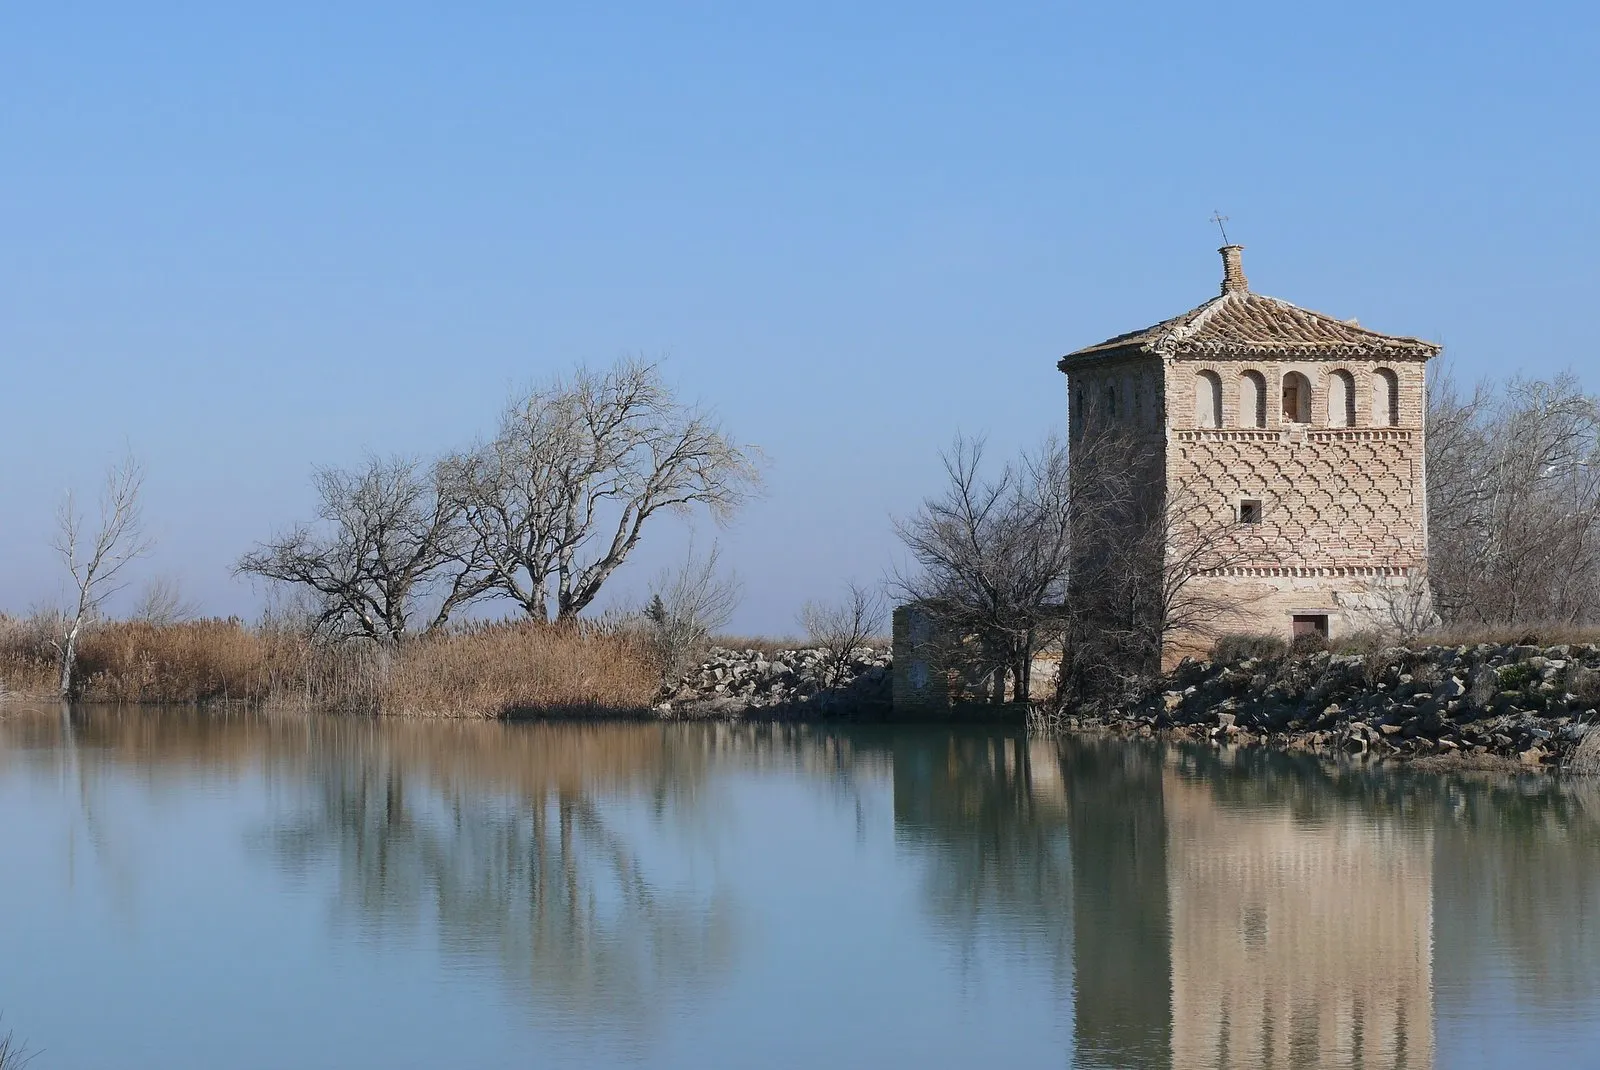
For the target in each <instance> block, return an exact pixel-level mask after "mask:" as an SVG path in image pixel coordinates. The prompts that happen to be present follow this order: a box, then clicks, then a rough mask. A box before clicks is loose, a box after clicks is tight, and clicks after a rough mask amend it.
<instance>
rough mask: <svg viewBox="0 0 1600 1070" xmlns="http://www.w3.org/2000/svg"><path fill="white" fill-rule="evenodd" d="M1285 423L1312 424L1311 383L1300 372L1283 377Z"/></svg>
mask: <svg viewBox="0 0 1600 1070" xmlns="http://www.w3.org/2000/svg"><path fill="white" fill-rule="evenodd" d="M1283 422H1284V423H1297V424H1308V423H1310V422H1311V382H1310V380H1308V379H1307V378H1306V377H1305V376H1303V375H1301V374H1300V373H1299V372H1289V373H1287V374H1286V375H1284V377H1283Z"/></svg>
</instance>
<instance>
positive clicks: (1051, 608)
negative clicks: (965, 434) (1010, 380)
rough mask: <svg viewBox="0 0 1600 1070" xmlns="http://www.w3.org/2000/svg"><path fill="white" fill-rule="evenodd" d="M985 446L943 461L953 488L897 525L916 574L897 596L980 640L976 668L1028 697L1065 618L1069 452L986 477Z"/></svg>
mask: <svg viewBox="0 0 1600 1070" xmlns="http://www.w3.org/2000/svg"><path fill="white" fill-rule="evenodd" d="M983 459H984V443H983V440H982V439H966V438H959V437H958V438H957V439H956V441H955V444H954V445H953V446H952V447H951V449H950V450H948V451H946V452H945V453H943V454H942V455H941V460H942V462H943V465H944V471H945V477H946V485H945V488H944V490H943V491H942V492H941V493H939V494H937V495H935V496H933V497H930V498H927V499H926V500H924V501H923V503H922V506H921V508H919V509H918V510H917V512H916V513H914V514H913V515H912V516H911V517H909V518H907V519H904V520H897V521H896V522H895V531H896V533H897V534H898V535H899V536H900V540H901V542H903V543H905V545H906V548H907V550H909V551H910V554H911V560H912V561H913V562H914V571H908V572H902V573H900V574H898V575H896V576H895V577H894V578H893V579H892V580H891V587H892V588H893V589H894V590H895V592H896V593H897V594H899V595H900V596H901V597H903V598H905V599H907V600H908V601H913V602H917V603H920V604H922V605H923V606H924V607H925V608H926V609H927V610H928V611H929V612H930V613H931V614H932V615H933V616H934V618H935V619H936V620H938V622H939V624H940V626H941V628H942V630H944V631H945V632H946V633H948V634H951V635H971V636H975V637H976V639H977V650H976V653H975V658H976V662H977V666H976V667H977V668H978V669H979V670H980V671H981V672H984V673H987V674H992V678H993V680H994V685H993V686H994V697H995V699H996V700H997V701H999V700H1003V698H1004V695H1005V690H1004V688H1005V679H1006V676H1007V674H1008V673H1009V674H1010V676H1011V678H1012V679H1013V681H1014V685H1013V689H1012V693H1013V695H1014V697H1015V698H1016V699H1017V701H1019V702H1026V701H1027V700H1028V697H1029V677H1030V676H1031V667H1032V662H1033V655H1034V653H1035V651H1037V650H1038V649H1039V648H1040V646H1041V644H1042V643H1043V642H1045V641H1046V640H1048V639H1049V638H1051V637H1052V636H1053V635H1055V634H1057V633H1058V632H1059V630H1060V627H1061V623H1062V620H1063V616H1064V602H1065V595H1066V577H1067V566H1068V555H1069V549H1070V538H1069V530H1070V509H1069V505H1070V501H1071V493H1070V480H1069V473H1068V466H1067V451H1066V449H1065V448H1064V447H1063V446H1062V445H1061V443H1059V442H1058V441H1056V440H1055V439H1053V438H1052V439H1050V440H1047V441H1046V442H1045V443H1044V445H1043V446H1041V447H1040V448H1039V449H1038V450H1036V451H1033V452H1029V453H1024V454H1023V455H1022V456H1021V457H1019V458H1018V459H1017V460H1015V461H1011V462H1008V463H1006V464H1004V465H1003V466H1001V468H1000V470H999V471H998V472H997V473H996V474H994V475H993V476H986V475H985V474H984V471H983V469H984V465H983Z"/></svg>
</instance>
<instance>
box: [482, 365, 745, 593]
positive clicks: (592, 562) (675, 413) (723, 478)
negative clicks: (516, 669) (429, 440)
mask: <svg viewBox="0 0 1600 1070" xmlns="http://www.w3.org/2000/svg"><path fill="white" fill-rule="evenodd" d="M758 464H759V455H758V454H757V453H756V451H754V450H753V449H751V448H749V447H741V446H739V445H736V444H735V443H734V442H733V440H732V439H731V438H730V437H729V436H728V435H727V434H726V433H725V432H724V431H723V430H722V429H721V427H720V426H719V425H718V423H717V421H716V420H715V418H714V417H713V416H712V415H711V414H710V413H707V412H705V411H703V410H700V409H697V408H694V407H692V406H688V405H685V404H683V403H682V402H680V401H679V400H678V399H677V398H676V396H675V395H674V394H673V392H672V390H671V389H670V387H669V386H668V385H667V384H666V382H665V380H664V379H663V378H662V376H661V373H660V369H659V368H658V367H657V366H656V365H654V364H649V363H645V362H642V361H636V360H624V361H621V362H619V363H618V364H616V365H615V366H613V367H612V368H610V369H608V370H607V371H605V372H603V373H597V372H593V371H590V370H587V369H580V370H579V371H578V372H577V373H576V374H575V375H573V376H572V377H571V378H570V379H567V380H561V381H557V382H555V383H553V384H551V385H550V386H548V387H546V388H543V389H540V390H536V391H533V392H532V393H530V394H528V395H527V396H526V397H524V398H522V399H520V400H518V401H517V402H515V403H514V404H512V405H511V406H509V407H508V408H507V409H506V411H505V412H504V414H503V415H502V417H501V421H500V428H499V432H498V433H497V434H496V435H495V437H494V439H493V440H492V441H490V442H489V443H487V444H486V445H484V446H483V447H481V448H479V449H477V450H475V451H473V452H472V453H470V454H467V455H465V456H462V457H457V458H454V459H453V460H452V461H451V471H452V473H453V476H452V483H453V486H454V493H455V494H456V496H457V499H458V500H459V501H460V503H461V505H462V508H463V510H464V516H465V519H466V523H467V524H468V526H469V527H470V529H471V530H472V532H473V534H474V536H475V537H476V540H477V541H476V544H475V545H476V546H477V547H478V549H479V552H480V553H481V555H482V557H483V559H484V560H485V562H486V567H487V569H488V573H489V576H490V582H491V584H492V585H493V588H494V589H495V591H496V592H497V593H499V594H501V595H503V596H505V597H507V598H510V599H511V600H513V601H515V602H516V603H517V604H518V605H520V606H521V607H522V608H523V610H524V612H526V613H528V614H529V615H530V616H534V617H540V618H544V617H547V616H548V615H549V607H550V600H551V598H552V595H553V597H554V601H555V611H556V616H557V617H558V618H559V619H562V620H569V619H572V618H573V617H576V616H577V615H578V614H579V613H580V612H582V611H583V610H584V609H585V608H586V607H587V606H588V605H589V604H590V603H591V602H593V601H594V598H595V596H596V595H597V594H599V592H600V589H601V587H602V586H603V585H604V584H605V582H606V580H608V579H609V578H610V577H611V575H612V574H613V573H614V572H615V571H616V570H617V568H618V567H620V566H621V565H622V563H623V561H625V560H626V559H627V556H628V554H629V553H630V552H632V550H633V548H634V547H635V546H637V545H638V542H639V538H640V536H641V534H642V532H643V529H644V525H645V523H646V521H648V520H649V519H650V518H651V517H652V516H654V515H656V514H657V513H658V512H660V511H662V510H674V511H684V510H688V509H691V508H693V507H696V506H699V507H703V508H705V509H706V510H707V511H709V512H710V513H711V515H712V517H713V518H714V519H716V520H718V521H722V520H726V519H727V518H728V517H730V516H732V515H733V513H734V512H736V511H737V510H738V508H739V507H740V506H741V505H743V504H744V502H745V501H746V500H747V499H748V498H749V496H750V495H751V494H752V493H754V491H755V490H756V488H757V487H758V485H759V470H758ZM552 585H553V587H554V590H553V591H552V589H551V588H552Z"/></svg>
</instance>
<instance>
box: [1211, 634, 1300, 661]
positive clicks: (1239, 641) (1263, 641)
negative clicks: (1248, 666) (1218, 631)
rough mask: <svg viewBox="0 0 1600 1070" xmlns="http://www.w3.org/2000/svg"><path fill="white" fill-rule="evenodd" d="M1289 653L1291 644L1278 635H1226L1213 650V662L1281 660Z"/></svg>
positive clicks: (1217, 642)
mask: <svg viewBox="0 0 1600 1070" xmlns="http://www.w3.org/2000/svg"><path fill="white" fill-rule="evenodd" d="M1288 652H1289V644H1287V643H1285V642H1284V641H1283V639H1282V638H1281V637H1279V636H1276V635H1249V634H1239V635H1224V636H1222V637H1221V638H1219V639H1218V640H1217V641H1216V643H1215V645H1213V646H1212V648H1211V660H1212V661H1217V662H1235V661H1243V660H1245V659H1246V658H1259V659H1273V658H1281V657H1283V656H1284V655H1285V654H1287V653H1288Z"/></svg>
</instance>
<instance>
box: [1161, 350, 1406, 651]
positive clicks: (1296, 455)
mask: <svg viewBox="0 0 1600 1070" xmlns="http://www.w3.org/2000/svg"><path fill="white" fill-rule="evenodd" d="M1379 368H1387V369H1389V370H1391V371H1393V372H1394V373H1395V375H1396V377H1397V378H1398V380H1399V406H1398V409H1397V415H1396V418H1395V420H1394V422H1393V423H1390V424H1384V425H1382V426H1374V423H1373V417H1374V412H1373V409H1374V398H1373V383H1374V380H1375V377H1376V375H1377V372H1378V369H1379ZM1247 369H1250V370H1255V371H1257V372H1260V373H1261V374H1262V376H1263V377H1264V378H1265V380H1266V383H1267V405H1266V409H1267V421H1266V426H1265V427H1263V428H1257V427H1250V426H1245V424H1247V423H1250V422H1253V420H1246V419H1242V418H1241V414H1240V401H1241V396H1240V395H1241V390H1240V386H1241V383H1242V375H1243V373H1244V372H1245V371H1246V370H1247ZM1338 370H1344V371H1347V372H1349V373H1350V374H1351V375H1352V376H1353V378H1354V380H1355V384H1356V390H1355V423H1354V426H1351V427H1342V426H1332V424H1334V423H1337V422H1341V418H1342V415H1343V414H1342V413H1341V414H1336V416H1335V419H1333V420H1330V413H1329V410H1328V403H1329V395H1330V389H1329V388H1330V380H1331V378H1332V373H1333V372H1335V371H1338ZM1202 371H1211V372H1214V373H1215V374H1216V375H1217V376H1218V377H1219V379H1220V380H1221V383H1222V415H1223V419H1222V423H1221V426H1219V427H1200V426H1197V416H1196V387H1197V384H1198V383H1199V382H1200V380H1199V378H1198V373H1200V372H1202ZM1289 372H1299V373H1300V374H1301V375H1303V376H1305V377H1306V379H1307V380H1308V381H1309V383H1310V386H1311V392H1312V411H1311V422H1310V424H1309V425H1306V424H1289V423H1287V422H1285V421H1284V419H1283V416H1282V405H1281V390H1282V385H1281V384H1282V382H1283V378H1284V376H1285V375H1287V374H1288V373H1289ZM1423 375H1424V371H1423V365H1422V364H1421V363H1420V362H1415V363H1412V362H1393V363H1388V362H1379V361H1362V362H1354V361H1346V362H1309V361H1301V362H1273V361H1258V362H1249V361H1244V360H1228V361H1215V362H1205V361H1188V360H1185V361H1181V362H1173V363H1171V364H1169V365H1168V367H1167V374H1166V394H1167V396H1168V398H1169V399H1170V404H1169V407H1168V428H1169V431H1168V443H1167V465H1168V476H1169V479H1170V480H1171V485H1172V486H1173V487H1175V488H1186V489H1187V491H1188V492H1189V493H1193V494H1194V495H1196V496H1197V497H1198V500H1199V501H1200V502H1207V503H1210V507H1211V509H1212V511H1213V518H1214V519H1215V521H1216V522H1217V523H1219V524H1230V523H1234V522H1236V516H1237V512H1236V511H1237V509H1238V503H1239V501H1240V500H1241V499H1255V500H1259V501H1261V502H1262V503H1263V509H1262V519H1261V523H1260V525H1259V530H1258V534H1259V536H1260V537H1261V538H1262V540H1263V546H1262V552H1261V553H1260V554H1259V555H1258V559H1256V560H1248V561H1242V562H1240V565H1239V567H1237V568H1234V569H1229V570H1228V574H1226V575H1218V576H1215V577H1210V578H1206V579H1202V580H1197V581H1195V582H1197V583H1200V584H1203V585H1209V586H1212V587H1213V588H1214V590H1216V591H1217V592H1218V593H1223V594H1226V595H1227V596H1228V598H1229V600H1230V601H1235V602H1236V604H1237V606H1238V609H1237V611H1236V613H1235V616H1234V619H1231V620H1223V621H1218V622H1217V630H1218V631H1219V632H1221V631H1228V632H1262V633H1269V634H1278V635H1283V636H1285V637H1287V636H1288V635H1289V634H1290V631H1291V625H1290V619H1291V617H1292V615H1294V614H1297V613H1316V614H1322V613H1326V614H1327V615H1328V616H1329V625H1330V630H1331V631H1332V633H1333V634H1335V635H1338V634H1341V633H1347V632H1349V631H1354V630H1359V629H1361V628H1367V627H1372V626H1374V625H1375V624H1377V623H1379V622H1380V619H1381V617H1382V616H1383V615H1384V613H1385V612H1386V611H1387V610H1386V606H1387V602H1388V598H1387V596H1386V595H1385V593H1384V592H1386V591H1389V590H1392V589H1393V588H1395V587H1397V586H1404V585H1405V584H1406V583H1408V582H1409V581H1410V579H1411V578H1412V577H1413V576H1414V575H1415V573H1416V570H1417V569H1419V568H1421V567H1423V566H1425V564H1426V560H1427V544H1426V534H1425V532H1426V502H1425V486H1426V480H1425V475H1424V472H1423V438H1422V421H1423V399H1424V396H1425V395H1424V379H1423ZM1179 493H1182V492H1181V491H1180V492H1179ZM1210 642H1211V638H1210V637H1204V636H1195V637H1180V638H1179V639H1178V640H1177V641H1176V642H1175V643H1174V648H1173V652H1172V655H1171V657H1172V658H1173V659H1175V658H1176V657H1177V656H1181V655H1182V654H1183V653H1200V652H1202V651H1203V650H1205V649H1208V648H1209V646H1210Z"/></svg>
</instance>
